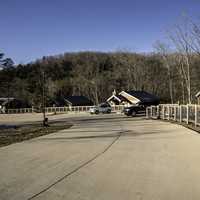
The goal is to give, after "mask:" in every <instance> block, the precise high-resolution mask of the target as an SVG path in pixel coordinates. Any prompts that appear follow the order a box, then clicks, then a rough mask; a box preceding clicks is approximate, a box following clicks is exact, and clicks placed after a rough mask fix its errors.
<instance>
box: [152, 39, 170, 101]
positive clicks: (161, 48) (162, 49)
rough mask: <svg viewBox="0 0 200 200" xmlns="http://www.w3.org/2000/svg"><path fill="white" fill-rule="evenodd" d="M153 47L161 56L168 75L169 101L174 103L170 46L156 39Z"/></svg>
mask: <svg viewBox="0 0 200 200" xmlns="http://www.w3.org/2000/svg"><path fill="white" fill-rule="evenodd" d="M154 48H155V49H156V50H157V51H158V53H159V54H160V56H161V57H162V60H163V64H164V66H165V67H166V68H167V72H168V74H167V76H168V83H169V94H170V100H171V103H172V104H173V103H174V95H173V78H172V75H173V74H172V67H173V66H174V64H173V57H172V55H170V48H169V46H168V45H167V44H164V43H161V42H160V41H157V42H156V43H155V45H154Z"/></svg>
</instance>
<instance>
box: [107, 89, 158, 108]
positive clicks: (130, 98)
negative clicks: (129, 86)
mask: <svg viewBox="0 0 200 200" xmlns="http://www.w3.org/2000/svg"><path fill="white" fill-rule="evenodd" d="M159 101H160V100H159V98H158V97H156V96H155V95H153V94H150V93H148V92H145V91H135V90H131V91H122V92H120V93H119V94H118V95H116V93H115V92H113V94H112V96H111V97H109V98H108V99H107V102H108V103H109V104H111V105H127V106H128V105H133V104H142V105H158V104H159Z"/></svg>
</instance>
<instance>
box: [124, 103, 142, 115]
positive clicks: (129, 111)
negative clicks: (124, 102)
mask: <svg viewBox="0 0 200 200" xmlns="http://www.w3.org/2000/svg"><path fill="white" fill-rule="evenodd" d="M145 111H146V106H144V105H133V106H129V107H125V108H124V110H123V113H124V114H125V115H127V116H132V117H135V116H136V115H137V114H139V113H145Z"/></svg>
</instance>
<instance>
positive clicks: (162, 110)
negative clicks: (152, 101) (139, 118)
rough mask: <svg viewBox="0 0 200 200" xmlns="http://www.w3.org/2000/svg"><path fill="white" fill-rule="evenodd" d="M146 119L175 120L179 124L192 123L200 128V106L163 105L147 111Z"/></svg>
mask: <svg viewBox="0 0 200 200" xmlns="http://www.w3.org/2000/svg"><path fill="white" fill-rule="evenodd" d="M146 117H147V118H154V119H158V118H160V119H164V120H173V121H177V122H180V123H181V122H185V123H186V124H189V123H192V124H194V125H195V126H200V105H195V104H190V105H177V104H171V105H170V104H166V105H165V104H162V105H159V106H151V107H148V108H147V109H146Z"/></svg>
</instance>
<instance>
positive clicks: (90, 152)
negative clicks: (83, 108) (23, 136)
mask: <svg viewBox="0 0 200 200" xmlns="http://www.w3.org/2000/svg"><path fill="white" fill-rule="evenodd" d="M62 118H63V120H64V119H65V118H64V116H63V117H62ZM66 120H71V121H72V122H73V123H74V126H73V127H72V128H71V129H68V130H63V131H60V132H57V133H54V134H50V135H46V136H43V137H39V138H36V139H32V140H29V141H25V142H22V143H17V144H12V145H10V146H7V147H2V148H0V160H1V164H0V177H1V178H0V199H2V200H11V199H12V200H28V199H37V200H43V199H44V200H57V199H65V200H68V199H69V200H78V199H79V200H80V199H81V200H103V199H104V200H117V199H119V200H122V199H126V200H127V199H128V200H129V199H130V200H133V199H134V200H144V199H145V200H175V199H176V200H179V199H180V200H188V199H192V200H197V199H198V200H199V198H200V153H199V152H200V135H198V134H197V133H195V132H193V131H191V130H188V129H186V128H184V127H182V126H179V125H175V124H170V123H168V122H161V121H155V120H146V119H144V118H139V117H136V118H126V117H124V116H122V115H99V116H87V115H85V116H81V117H71V118H66Z"/></svg>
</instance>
